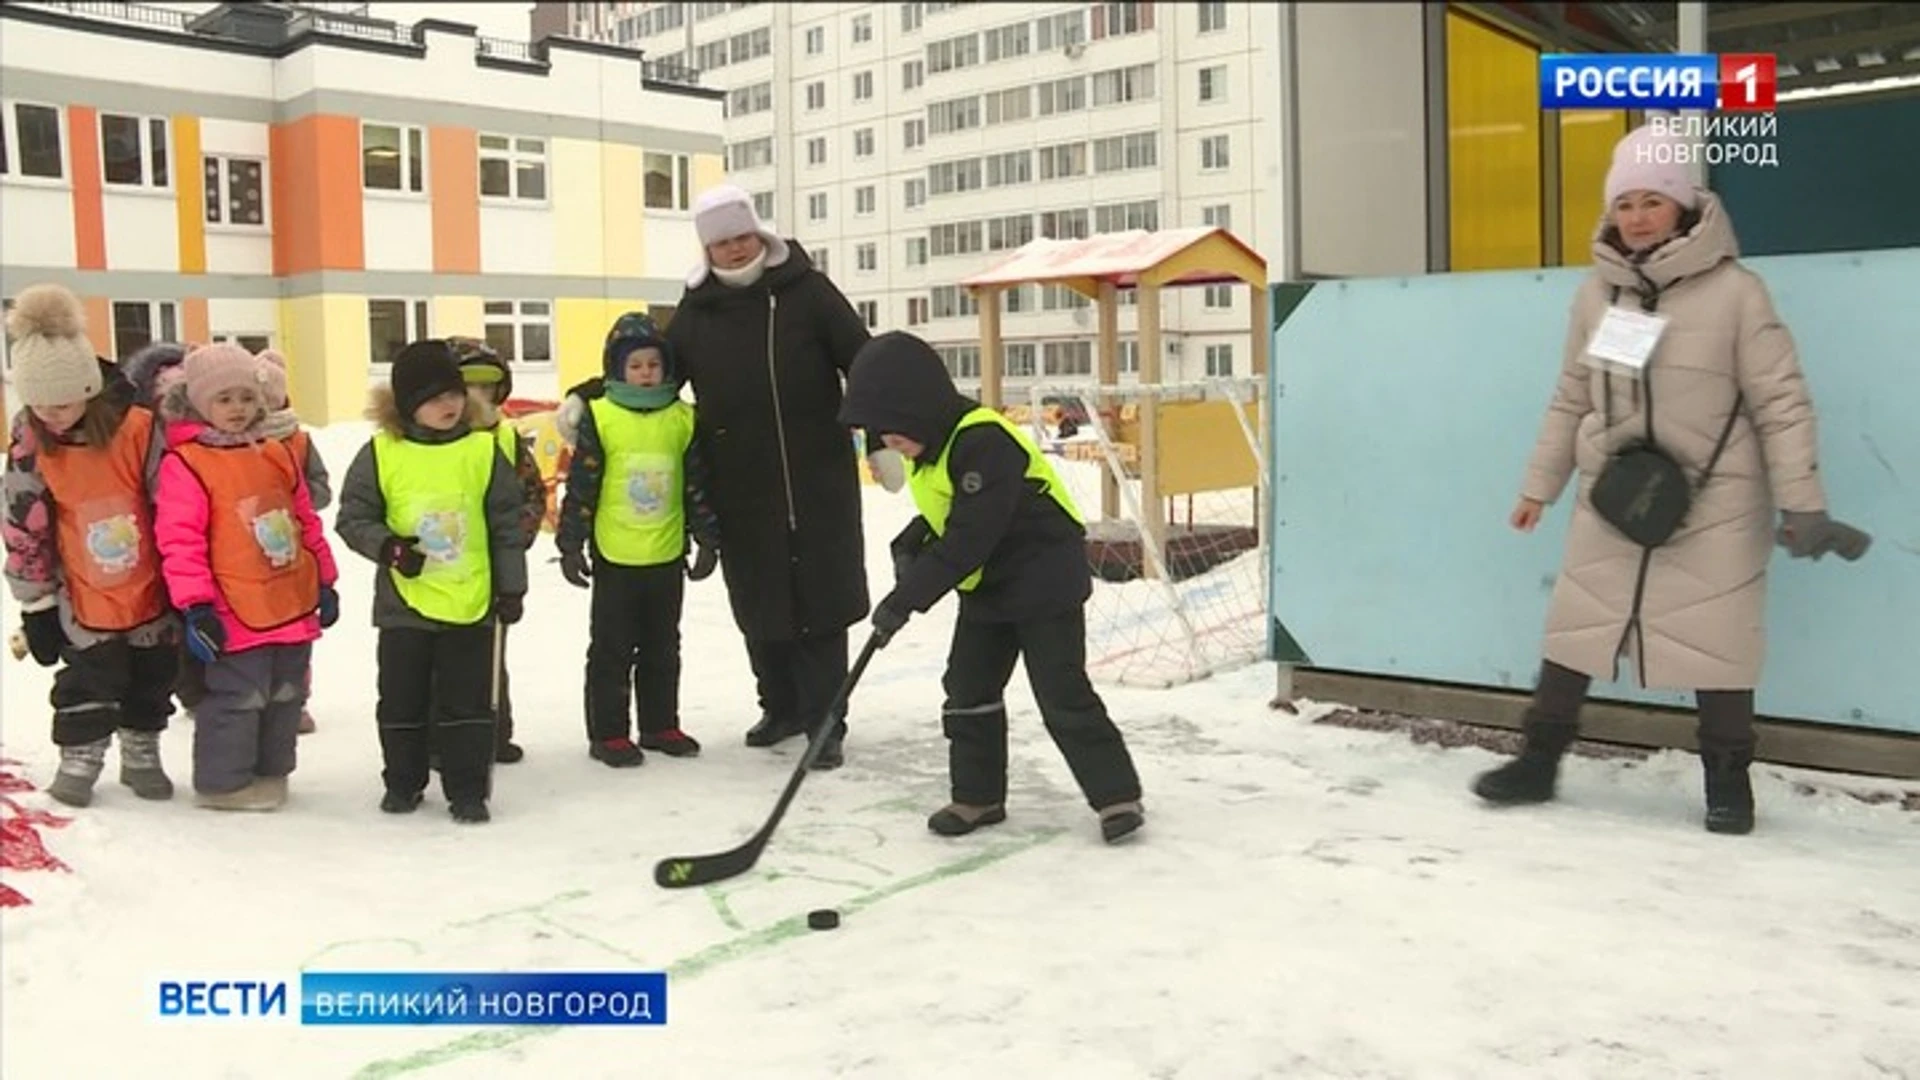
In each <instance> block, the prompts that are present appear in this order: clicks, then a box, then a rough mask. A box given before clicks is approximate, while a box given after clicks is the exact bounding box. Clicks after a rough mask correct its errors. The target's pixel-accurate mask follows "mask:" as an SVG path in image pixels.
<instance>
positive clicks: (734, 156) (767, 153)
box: [727, 135, 773, 172]
mask: <svg viewBox="0 0 1920 1080" xmlns="http://www.w3.org/2000/svg"><path fill="white" fill-rule="evenodd" d="M771 164H773V136H771V135H762V136H760V137H759V138H757V139H748V140H747V141H746V142H738V143H733V144H731V145H729V146H728V147H727V168H728V169H730V170H732V171H734V172H740V171H742V170H745V169H762V168H765V167H767V166H769V165H771Z"/></svg>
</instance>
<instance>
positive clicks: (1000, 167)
mask: <svg viewBox="0 0 1920 1080" xmlns="http://www.w3.org/2000/svg"><path fill="white" fill-rule="evenodd" d="M1032 182H1033V151H1031V150H1009V151H1007V152H1006V153H1004V154H995V155H993V156H992V157H990V158H988V159H987V186H988V187H1006V186H1007V185H1009V184H1030V183H1032Z"/></svg>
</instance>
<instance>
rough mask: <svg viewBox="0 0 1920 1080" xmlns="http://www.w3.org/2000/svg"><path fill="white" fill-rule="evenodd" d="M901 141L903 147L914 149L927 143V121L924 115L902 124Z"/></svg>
mask: <svg viewBox="0 0 1920 1080" xmlns="http://www.w3.org/2000/svg"><path fill="white" fill-rule="evenodd" d="M900 143H901V146H902V148H903V149H907V150H912V149H915V148H916V147H921V146H925V145H927V121H926V119H925V118H924V117H915V118H914V119H912V120H908V121H906V122H905V123H903V124H902V125H901V126H900Z"/></svg>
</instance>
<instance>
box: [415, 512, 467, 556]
mask: <svg viewBox="0 0 1920 1080" xmlns="http://www.w3.org/2000/svg"><path fill="white" fill-rule="evenodd" d="M466 544H467V516H466V515H465V514H462V513H461V512H460V511H458V510H429V511H427V512H426V513H424V514H421V515H420V550H421V551H422V552H423V553H425V554H426V556H427V561H428V562H436V563H454V562H459V561H460V552H461V550H462V549H464V548H465V547H466Z"/></svg>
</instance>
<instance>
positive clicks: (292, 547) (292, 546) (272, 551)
mask: <svg viewBox="0 0 1920 1080" xmlns="http://www.w3.org/2000/svg"><path fill="white" fill-rule="evenodd" d="M247 524H248V525H249V527H250V531H251V532H252V533H253V541H254V543H256V544H259V545H260V553H261V554H262V555H265V556H266V557H267V563H268V564H269V565H271V566H272V567H273V568H274V569H275V570H278V569H280V568H282V567H285V566H291V565H293V560H294V559H296V558H298V557H299V555H300V529H299V527H298V526H296V525H295V524H294V522H293V515H292V514H289V513H288V512H287V511H286V509H285V508H284V507H282V508H277V509H273V510H269V511H267V512H266V513H264V514H256V515H254V518H253V520H252V521H250V522H248V523H247Z"/></svg>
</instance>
